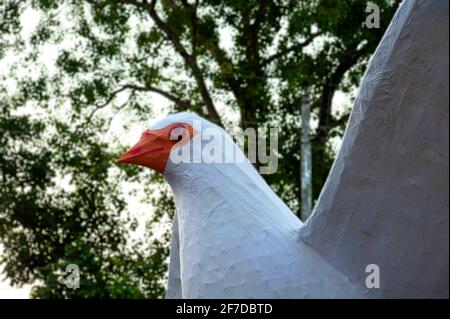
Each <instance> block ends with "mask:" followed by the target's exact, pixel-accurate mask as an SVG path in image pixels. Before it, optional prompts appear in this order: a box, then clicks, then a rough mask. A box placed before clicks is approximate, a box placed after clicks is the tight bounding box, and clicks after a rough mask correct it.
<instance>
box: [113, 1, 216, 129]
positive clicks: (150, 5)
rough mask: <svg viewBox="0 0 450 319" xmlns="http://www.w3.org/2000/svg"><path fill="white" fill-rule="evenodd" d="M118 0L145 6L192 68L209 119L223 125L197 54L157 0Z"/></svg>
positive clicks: (141, 6)
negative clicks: (183, 40)
mask: <svg viewBox="0 0 450 319" xmlns="http://www.w3.org/2000/svg"><path fill="white" fill-rule="evenodd" d="M117 1H118V2H119V3H123V4H131V5H134V6H136V7H140V8H144V9H145V10H146V11H147V12H148V14H149V16H150V18H151V19H152V20H153V22H154V23H155V24H156V26H157V27H158V28H159V29H160V30H161V31H162V32H163V33H164V34H165V35H166V36H167V38H168V39H169V41H170V42H171V43H172V45H173V46H174V48H175V51H176V52H178V53H179V54H180V55H181V57H182V58H183V59H184V61H185V64H186V65H187V66H188V67H189V68H190V69H191V71H192V74H193V76H194V79H195V81H196V83H197V87H198V89H199V91H200V95H201V97H202V100H203V103H204V104H205V106H206V108H207V110H208V116H209V119H210V120H211V121H213V122H216V123H217V124H218V125H220V126H223V124H222V120H221V118H220V115H219V113H218V112H217V109H216V107H215V105H214V102H213V100H212V98H211V95H210V93H209V90H208V87H207V85H206V82H205V79H204V78H203V75H202V71H201V70H200V67H199V66H198V63H197V59H196V58H195V56H193V55H191V54H189V52H188V51H187V50H186V48H185V47H184V46H183V44H182V43H181V40H180V38H179V36H178V35H177V34H176V32H175V31H173V30H172V28H171V27H170V26H169V25H168V24H167V23H166V22H164V21H163V20H162V19H161V18H160V17H159V15H158V14H157V12H156V9H155V6H156V1H157V0H151V1H150V2H149V1H147V0H144V2H138V1H137V0H117Z"/></svg>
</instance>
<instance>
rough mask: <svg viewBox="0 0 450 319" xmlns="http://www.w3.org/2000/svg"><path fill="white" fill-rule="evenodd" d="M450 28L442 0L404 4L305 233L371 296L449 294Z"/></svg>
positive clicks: (367, 81) (363, 88)
mask: <svg viewBox="0 0 450 319" xmlns="http://www.w3.org/2000/svg"><path fill="white" fill-rule="evenodd" d="M448 30H449V25H448V1H446V0H436V1H427V0H425V1H415V0H408V1H403V3H402V5H401V8H400V9H399V11H398V12H397V14H396V15H395V17H394V19H393V21H392V22H391V25H390V27H389V29H388V31H387V33H386V34H385V36H384V38H383V39H382V41H381V43H380V45H379V47H378V49H377V51H376V53H375V56H374V57H373V59H372V60H371V62H370V65H369V67H368V70H367V72H366V74H365V76H364V79H363V81H362V83H361V86H360V90H359V93H358V97H357V100H356V102H355V105H354V107H353V111H352V115H351V118H350V122H349V125H348V128H347V131H346V133H345V137H344V141H343V146H342V149H341V150H340V153H339V155H338V157H337V159H336V161H335V163H334V165H333V168H332V170H331V173H330V175H329V177H328V180H327V182H326V185H325V187H324V189H323V190H322V193H321V196H320V198H319V200H318V204H317V206H316V208H315V210H314V212H313V216H312V217H311V218H310V219H309V220H308V222H307V223H306V224H305V225H304V226H303V227H302V229H301V238H302V239H303V240H304V241H305V242H306V243H308V244H309V245H311V246H312V247H313V248H314V249H315V250H316V251H318V252H319V253H320V254H321V255H323V256H325V257H326V259H327V260H328V261H329V262H330V263H331V264H333V265H334V266H335V267H336V268H337V269H339V270H340V271H342V272H343V273H345V274H346V275H347V276H349V277H350V278H351V280H352V281H354V282H355V284H356V285H358V286H359V287H360V289H361V290H362V292H363V293H364V294H366V295H367V296H368V297H387V298H388V297H413V298H420V297H438V298H448V297H449V287H448V284H449V278H448V275H449V268H448V261H449V237H448V233H449V206H448V205H449V162H448V155H449V104H448V101H449V100H448V99H449V94H448V93H449V87H448V83H449V82H448V81H449V76H448V72H449V65H448V59H449V55H448V54H449V52H448V40H449V34H448V32H449V31H448ZM368 264H377V265H378V266H379V267H380V271H381V287H380V289H366V287H365V273H364V270H365V267H366V265H368Z"/></svg>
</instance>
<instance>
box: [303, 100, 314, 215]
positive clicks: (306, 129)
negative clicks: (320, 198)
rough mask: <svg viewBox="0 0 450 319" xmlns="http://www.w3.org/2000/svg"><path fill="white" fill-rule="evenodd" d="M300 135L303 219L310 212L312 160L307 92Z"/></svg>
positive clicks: (309, 103)
mask: <svg viewBox="0 0 450 319" xmlns="http://www.w3.org/2000/svg"><path fill="white" fill-rule="evenodd" d="M301 115H302V137H301V158H300V161H301V213H300V218H301V219H302V220H303V221H305V220H306V219H307V218H308V217H309V216H310V215H311V212H312V163H311V162H312V161H311V139H310V118H311V102H310V99H309V96H308V95H307V94H305V95H303V97H302V114H301Z"/></svg>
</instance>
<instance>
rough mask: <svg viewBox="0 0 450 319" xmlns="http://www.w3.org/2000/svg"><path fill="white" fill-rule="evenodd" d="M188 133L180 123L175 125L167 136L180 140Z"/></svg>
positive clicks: (173, 139) (172, 139)
mask: <svg viewBox="0 0 450 319" xmlns="http://www.w3.org/2000/svg"><path fill="white" fill-rule="evenodd" d="M188 134H189V132H188V131H187V129H186V128H185V127H184V126H183V125H180V126H176V127H175V128H173V129H172V130H171V131H170V136H169V138H170V140H171V141H178V142H181V141H182V140H183V139H184V138H185V137H186V135H188Z"/></svg>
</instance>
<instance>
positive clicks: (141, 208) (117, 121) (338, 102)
mask: <svg viewBox="0 0 450 319" xmlns="http://www.w3.org/2000/svg"><path fill="white" fill-rule="evenodd" d="M21 20H22V27H23V33H22V35H25V36H26V35H28V34H30V33H31V32H32V31H33V30H34V28H35V27H36V26H37V23H38V21H39V15H37V14H36V13H35V12H33V10H31V9H30V10H27V11H26V12H25V14H24V16H23V17H22V19H21ZM221 40H222V41H221V45H223V46H224V47H227V46H228V45H229V43H227V42H231V36H230V34H227V33H226V32H225V33H224V34H222V39H221ZM56 57H57V53H56V51H55V50H54V48H52V47H51V46H50V47H47V48H46V49H45V54H44V56H43V60H42V62H43V63H44V64H45V65H46V66H47V67H49V68H52V67H53V64H54V61H55V59H56ZM13 62H14V56H11V57H9V58H8V59H6V60H2V61H0V73H1V72H2V70H7V69H8V66H10V65H11V63H13ZM151 102H152V105H153V109H154V110H157V108H160V111H159V112H155V114H158V115H159V116H158V117H160V116H162V115H164V114H165V113H166V111H165V110H166V106H167V105H168V103H167V101H166V100H165V99H164V98H162V97H161V96H159V95H157V94H152V95H151ZM349 105H351V99H350V97H349V96H348V95H345V94H344V93H342V92H337V94H336V96H335V99H334V101H333V109H334V110H335V112H339V111H342V110H343V109H344V108H346V107H348V106H349ZM218 107H219V112H220V111H222V114H223V110H224V109H226V106H225V105H223V104H220V103H219V104H218ZM28 111H30V112H32V111H33V110H28ZM226 115H227V117H228V118H232V117H233V116H234V114H229V112H227V114H226ZM151 120H152V118H149V119H148V121H146V122H145V123H144V122H142V123H138V122H134V123H131V125H129V128H128V129H126V130H125V129H120V128H123V124H125V123H127V124H130V119H129V118H127V116H126V115H124V114H123V113H119V114H118V115H117V116H116V117H115V118H114V120H113V122H112V125H111V127H112V128H114V129H111V130H110V132H109V134H108V135H107V136H106V137H105V138H107V139H108V138H111V139H112V138H117V139H118V140H119V141H120V142H121V143H122V144H123V145H132V144H134V143H135V142H136V141H137V140H138V138H139V136H140V135H141V133H142V131H143V130H144V128H145V127H146V126H147V124H148V122H150V121H151ZM118 128H119V129H118ZM333 146H334V148H335V150H336V151H337V150H338V148H339V146H340V140H339V139H337V140H336V141H333ZM123 187H124V193H125V192H127V191H129V190H131V189H136V190H137V191H138V195H137V196H134V197H129V198H127V200H128V203H129V210H130V211H131V212H134V213H135V217H137V218H138V220H139V221H140V223H139V224H140V226H141V228H140V229H138V231H137V232H136V233H135V236H141V235H142V234H143V231H144V226H145V221H146V220H147V219H148V217H149V214H151V210H152V209H151V207H149V206H148V205H147V204H144V203H142V202H141V201H140V200H139V198H142V197H139V196H140V195H139V185H137V184H131V183H128V184H124V186H123ZM141 195H142V194H141ZM2 251H3V247H2V245H1V244H0V255H1V254H2ZM1 273H2V268H1V267H0V274H1ZM31 287H32V286H30V285H26V286H23V287H20V288H19V287H11V285H10V282H9V281H8V280H6V279H5V278H4V274H1V275H0V299H6V298H8V299H10V298H14V299H16V298H18V299H23V298H28V297H29V293H30V289H31Z"/></svg>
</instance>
